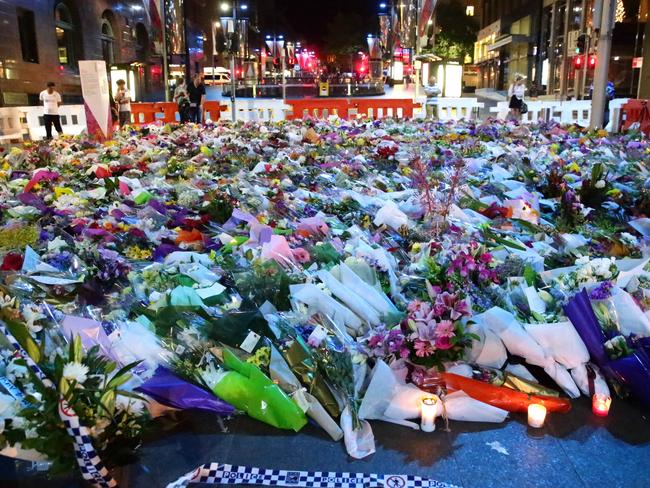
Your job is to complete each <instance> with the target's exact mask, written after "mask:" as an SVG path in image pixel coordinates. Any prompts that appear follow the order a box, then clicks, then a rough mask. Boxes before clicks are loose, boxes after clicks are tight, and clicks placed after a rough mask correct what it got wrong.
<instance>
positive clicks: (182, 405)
mask: <svg viewBox="0 0 650 488" xmlns="http://www.w3.org/2000/svg"><path fill="white" fill-rule="evenodd" d="M136 391H139V392H140V393H144V394H145V395H148V396H150V397H151V398H153V399H154V400H156V401H157V402H159V403H162V404H163V405H167V406H168V407H173V408H179V409H181V410H190V409H198V410H207V411H209V412H214V413H216V414H217V415H222V416H227V415H231V414H233V413H234V412H235V408H234V407H233V406H232V405H230V404H229V403H226V402H224V401H223V400H221V399H219V398H217V397H216V396H214V394H212V393H210V392H209V391H207V390H204V389H203V388H200V387H198V386H196V385H193V384H192V383H189V382H187V381H185V380H184V379H182V378H179V377H178V376H176V375H175V374H173V373H172V372H171V371H169V370H168V369H167V368H164V367H162V366H158V368H157V369H156V372H155V373H154V375H153V376H152V377H151V378H150V379H149V380H147V381H145V382H144V383H143V384H142V385H140V386H139V387H137V388H136Z"/></svg>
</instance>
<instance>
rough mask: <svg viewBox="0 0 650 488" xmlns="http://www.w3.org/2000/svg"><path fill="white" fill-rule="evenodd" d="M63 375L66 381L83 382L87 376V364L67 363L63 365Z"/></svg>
mask: <svg viewBox="0 0 650 488" xmlns="http://www.w3.org/2000/svg"><path fill="white" fill-rule="evenodd" d="M63 377H64V378H65V379H66V380H68V381H76V382H77V383H83V382H84V381H86V379H87V378H88V366H86V365H85V364H81V363H68V364H66V365H65V366H63Z"/></svg>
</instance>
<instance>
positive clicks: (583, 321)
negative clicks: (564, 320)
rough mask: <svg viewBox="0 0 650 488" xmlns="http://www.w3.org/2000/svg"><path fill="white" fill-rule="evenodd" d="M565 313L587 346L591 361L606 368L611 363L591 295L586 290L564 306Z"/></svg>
mask: <svg viewBox="0 0 650 488" xmlns="http://www.w3.org/2000/svg"><path fill="white" fill-rule="evenodd" d="M564 313H566V315H567V317H569V320H571V323H572V324H573V327H575V329H576V331H577V332H578V335H579V336H580V338H581V339H582V341H583V342H584V343H585V346H587V351H589V355H590V356H591V359H592V360H593V361H594V362H595V363H596V364H597V365H598V366H604V365H605V363H607V362H608V361H609V358H608V357H607V352H606V351H605V346H604V344H605V341H606V339H605V334H603V331H602V329H601V328H600V323H599V322H598V319H597V318H596V314H595V313H594V311H593V309H592V308H591V301H590V300H589V295H588V294H587V292H586V290H585V289H584V288H583V289H582V291H581V292H580V293H577V294H576V295H575V296H574V297H573V298H572V299H571V300H569V302H568V303H567V304H566V305H565V306H564Z"/></svg>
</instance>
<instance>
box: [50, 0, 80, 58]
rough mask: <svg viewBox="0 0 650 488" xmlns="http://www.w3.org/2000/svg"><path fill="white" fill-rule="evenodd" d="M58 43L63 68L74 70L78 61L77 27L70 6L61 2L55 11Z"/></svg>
mask: <svg viewBox="0 0 650 488" xmlns="http://www.w3.org/2000/svg"><path fill="white" fill-rule="evenodd" d="M54 20H55V25H56V27H55V28H56V42H57V48H58V54H59V63H60V64H61V66H68V67H70V68H73V67H74V66H75V61H76V53H75V42H74V38H75V25H74V22H73V20H72V15H71V13H70V9H69V8H68V6H67V5H66V4H65V3H63V2H59V3H58V4H57V5H56V7H55V9H54Z"/></svg>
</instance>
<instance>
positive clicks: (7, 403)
mask: <svg viewBox="0 0 650 488" xmlns="http://www.w3.org/2000/svg"><path fill="white" fill-rule="evenodd" d="M15 413H16V400H14V398H13V397H12V396H10V395H5V394H4V393H0V418H3V419H6V418H10V417H13V416H14V415H15ZM0 425H4V422H0Z"/></svg>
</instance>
